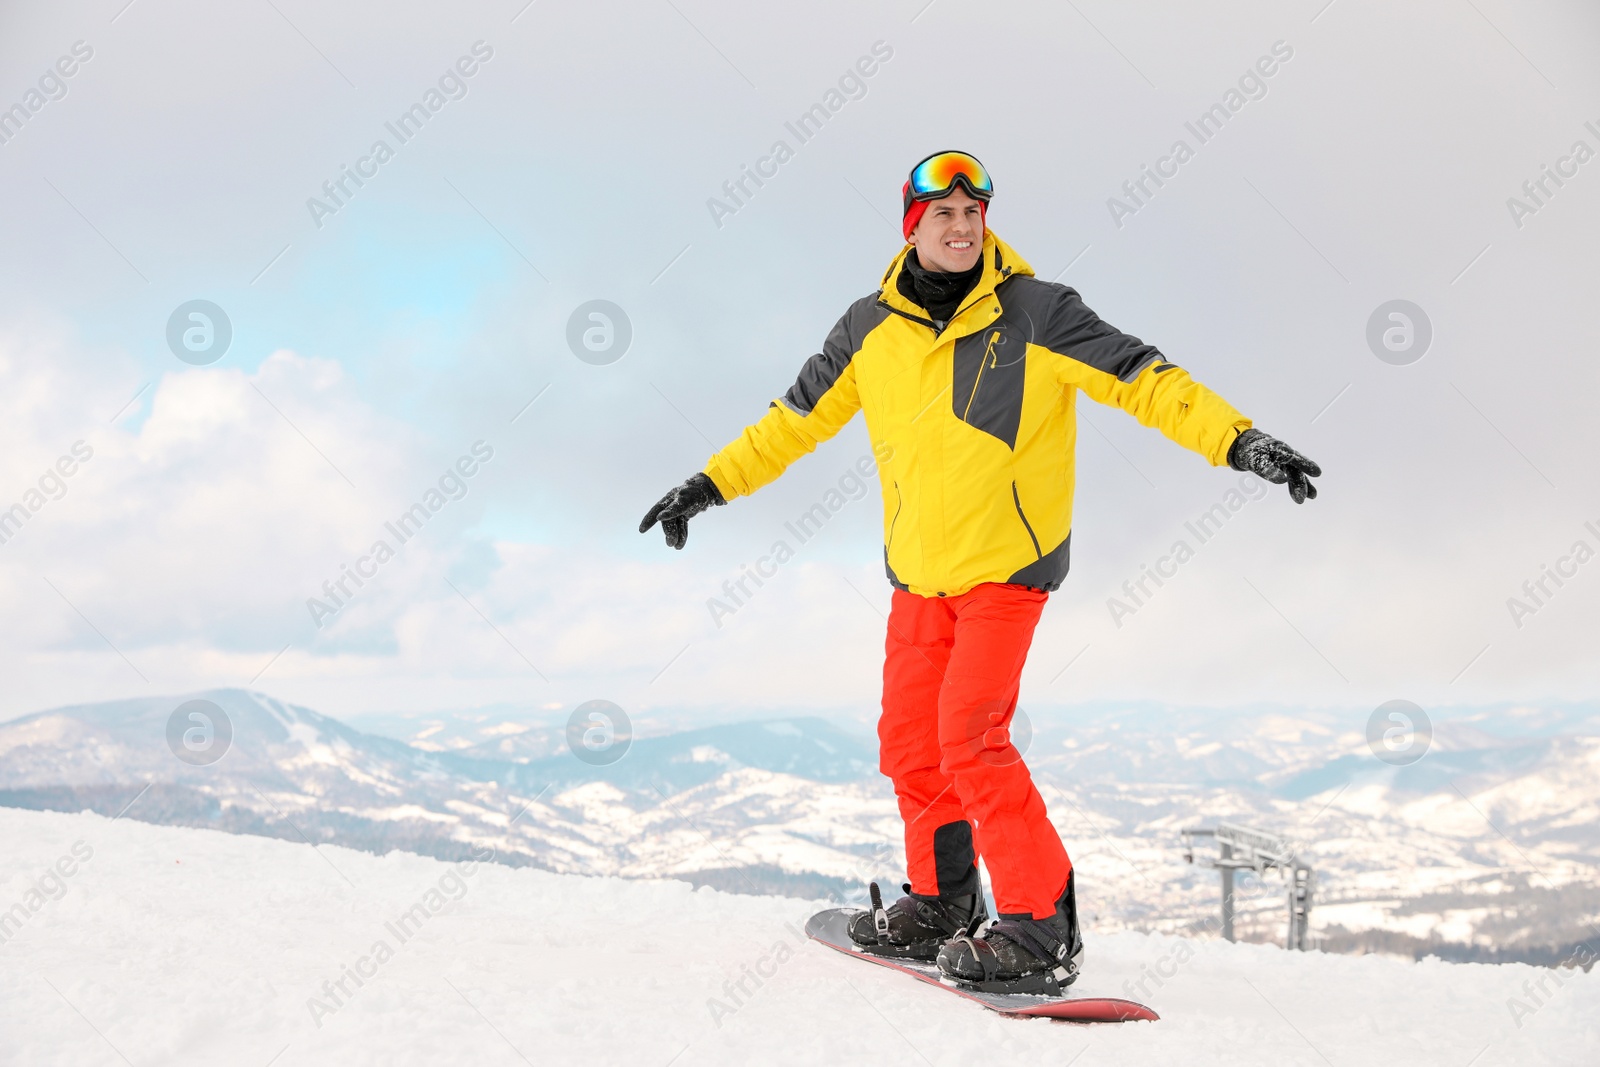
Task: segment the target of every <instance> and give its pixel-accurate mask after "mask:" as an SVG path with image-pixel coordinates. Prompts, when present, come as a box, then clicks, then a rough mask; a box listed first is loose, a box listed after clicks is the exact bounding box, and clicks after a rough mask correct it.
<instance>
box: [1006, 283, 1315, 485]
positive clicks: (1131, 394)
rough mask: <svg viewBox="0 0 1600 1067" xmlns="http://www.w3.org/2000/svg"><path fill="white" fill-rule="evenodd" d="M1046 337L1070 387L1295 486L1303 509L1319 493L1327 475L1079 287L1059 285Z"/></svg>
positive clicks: (1217, 458) (1210, 457)
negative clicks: (1117, 323) (1096, 307)
mask: <svg viewBox="0 0 1600 1067" xmlns="http://www.w3.org/2000/svg"><path fill="white" fill-rule="evenodd" d="M1056 288H1057V289H1058V292H1057V294H1056V297H1055V300H1054V301H1053V303H1052V305H1051V313H1050V315H1049V317H1048V318H1047V320H1046V324H1045V328H1044V331H1043V336H1042V337H1040V338H1038V339H1037V340H1036V342H1035V343H1037V344H1041V345H1043V346H1044V347H1046V348H1048V349H1050V350H1051V351H1052V352H1055V353H1057V354H1059V355H1061V356H1062V357H1063V358H1062V361H1061V364H1060V366H1059V373H1060V380H1061V382H1062V384H1063V385H1072V386H1076V387H1077V388H1079V389H1082V390H1083V391H1084V392H1085V393H1087V394H1089V397H1090V399H1092V400H1095V401H1098V402H1099V403H1102V404H1109V405H1113V406H1115V407H1119V408H1121V409H1122V410H1124V411H1126V412H1127V413H1128V414H1130V415H1132V416H1133V417H1134V418H1136V419H1138V420H1139V421H1140V422H1141V423H1143V424H1144V425H1146V426H1151V427H1154V428H1155V429H1158V430H1160V431H1161V432H1162V433H1163V434H1164V435H1166V437H1167V438H1169V439H1170V440H1172V441H1175V442H1177V443H1178V444H1180V445H1182V446H1183V447H1185V448H1187V449H1189V450H1191V451H1193V452H1198V453H1199V454H1200V455H1202V456H1204V457H1205V458H1206V460H1207V461H1208V462H1210V463H1211V464H1212V465H1214V466H1218V467H1220V466H1222V465H1223V464H1224V463H1226V464H1228V465H1230V466H1232V467H1233V468H1234V469H1235V470H1241V471H1254V472H1255V473H1256V474H1258V475H1260V476H1261V477H1263V478H1265V479H1266V480H1267V481H1269V482H1273V483H1275V484H1279V485H1281V484H1283V483H1285V482H1287V483H1288V485H1289V495H1290V497H1292V498H1293V499H1294V502H1295V503H1297V504H1299V503H1302V502H1304V501H1305V500H1307V499H1310V498H1314V497H1315V496H1316V495H1317V490H1316V486H1314V485H1312V483H1311V482H1310V481H1309V478H1311V477H1316V476H1319V475H1321V473H1322V469H1321V468H1320V467H1318V466H1317V465H1316V464H1315V463H1313V462H1312V461H1311V460H1310V459H1308V458H1306V457H1305V456H1303V455H1301V454H1300V453H1298V452H1296V451H1295V450H1294V449H1292V448H1290V447H1289V446H1288V445H1286V444H1284V443H1283V442H1282V441H1278V440H1276V439H1275V438H1272V437H1269V436H1267V435H1266V434H1265V433H1262V432H1261V431H1260V430H1257V429H1254V428H1252V424H1251V421H1250V420H1249V419H1248V418H1246V417H1245V416H1244V415H1241V414H1240V413H1239V412H1238V411H1237V410H1236V409H1235V408H1234V407H1233V405H1231V404H1229V403H1228V402H1227V401H1226V400H1224V399H1223V398H1222V397H1220V396H1218V395H1217V394H1216V393H1213V392H1212V391H1211V390H1210V389H1207V388H1206V387H1205V386H1204V385H1201V384H1200V383H1199V382H1197V381H1195V380H1194V379H1193V378H1191V377H1189V372H1188V371H1186V370H1184V369H1183V368H1182V367H1179V366H1178V365H1177V364H1175V363H1169V362H1167V359H1166V357H1165V356H1163V355H1162V354H1161V352H1160V351H1159V350H1158V349H1157V348H1156V347H1155V346H1154V345H1147V344H1145V343H1144V342H1143V341H1141V340H1139V338H1137V337H1134V336H1132V335H1131V334H1125V333H1123V332H1122V331H1120V330H1118V329H1117V328H1116V327H1114V326H1112V325H1110V324H1109V323H1107V322H1105V321H1104V320H1102V319H1101V318H1100V317H1099V316H1098V315H1096V314H1095V313H1094V312H1093V311H1091V310H1090V309H1089V307H1088V306H1087V305H1086V304H1084V302H1083V299H1082V298H1081V297H1080V296H1079V295H1078V294H1077V292H1076V291H1075V290H1073V289H1070V288H1068V287H1066V286H1057V287H1056Z"/></svg>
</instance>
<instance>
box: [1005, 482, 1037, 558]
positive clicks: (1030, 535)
mask: <svg viewBox="0 0 1600 1067" xmlns="http://www.w3.org/2000/svg"><path fill="white" fill-rule="evenodd" d="M1011 499H1012V501H1013V502H1014V503H1015V504H1016V505H1017V518H1019V519H1021V520H1022V526H1023V529H1025V530H1027V531H1028V540H1030V541H1032V542H1033V554H1034V555H1035V556H1037V557H1038V558H1039V559H1044V553H1043V552H1041V551H1040V550H1039V539H1038V538H1037V537H1035V536H1034V535H1033V527H1032V526H1031V525H1030V524H1029V523H1028V516H1026V515H1024V514H1023V513H1022V498H1021V497H1020V496H1018V495H1017V483H1016V482H1014V481H1013V482H1012V483H1011Z"/></svg>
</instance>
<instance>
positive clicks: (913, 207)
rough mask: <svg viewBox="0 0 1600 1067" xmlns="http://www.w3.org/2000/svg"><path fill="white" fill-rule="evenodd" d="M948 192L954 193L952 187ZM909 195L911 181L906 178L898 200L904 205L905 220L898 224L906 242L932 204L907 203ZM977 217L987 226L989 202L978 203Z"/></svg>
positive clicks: (928, 201)
mask: <svg viewBox="0 0 1600 1067" xmlns="http://www.w3.org/2000/svg"><path fill="white" fill-rule="evenodd" d="M950 191H951V192H954V191H955V189H954V188H953V187H952V189H951V190H950ZM910 193H911V179H909V178H908V179H906V183H905V185H903V186H901V187H900V200H901V202H902V203H906V214H905V218H904V219H902V220H901V222H900V228H901V230H902V231H904V234H905V239H906V240H908V241H909V240H911V231H912V230H914V229H916V228H917V223H919V222H921V221H922V215H923V213H924V212H926V211H927V210H928V205H929V204H931V203H933V201H932V200H911V201H909V202H907V201H906V198H907V197H908V196H909V195H910ZM948 195H950V194H949V193H946V194H945V196H948ZM939 199H941V200H943V199H944V197H940V198H939ZM978 217H979V218H981V219H983V224H984V226H985V227H987V226H988V225H989V202H988V201H987V200H979V201H978Z"/></svg>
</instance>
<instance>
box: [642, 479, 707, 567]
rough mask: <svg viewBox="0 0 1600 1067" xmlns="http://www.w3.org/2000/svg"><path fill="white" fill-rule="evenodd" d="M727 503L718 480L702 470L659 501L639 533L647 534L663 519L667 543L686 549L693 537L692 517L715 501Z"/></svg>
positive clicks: (647, 516)
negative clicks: (686, 543)
mask: <svg viewBox="0 0 1600 1067" xmlns="http://www.w3.org/2000/svg"><path fill="white" fill-rule="evenodd" d="M726 503H727V501H726V500H724V499H722V493H721V492H719V491H718V490H717V483H715V482H713V481H712V480H711V479H710V478H709V477H707V476H706V474H705V473H704V472H701V473H699V474H696V475H695V476H694V477H692V478H690V479H689V480H688V481H686V482H684V483H683V484H682V485H680V486H678V487H677V488H676V489H674V490H673V491H672V492H670V493H668V494H667V495H666V496H664V497H662V498H661V499H660V500H658V501H656V506H655V507H653V508H651V509H650V510H649V511H647V512H645V516H644V521H643V522H641V523H640V524H639V532H640V533H644V532H645V531H646V530H648V529H650V527H652V526H654V525H655V524H656V520H657V519H659V520H661V532H662V533H664V534H666V535H667V544H669V545H671V546H672V547H673V548H682V547H683V545H684V542H685V541H687V540H688V539H689V520H690V519H692V518H694V517H695V516H696V515H698V514H700V513H701V512H702V511H704V510H705V509H706V508H709V507H711V506H712V505H713V504H726Z"/></svg>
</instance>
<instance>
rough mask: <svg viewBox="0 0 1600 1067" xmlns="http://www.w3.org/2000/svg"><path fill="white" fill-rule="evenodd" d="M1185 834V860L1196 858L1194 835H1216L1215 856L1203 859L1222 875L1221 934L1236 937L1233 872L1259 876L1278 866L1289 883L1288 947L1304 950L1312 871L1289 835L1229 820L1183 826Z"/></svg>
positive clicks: (1204, 863)
mask: <svg viewBox="0 0 1600 1067" xmlns="http://www.w3.org/2000/svg"><path fill="white" fill-rule="evenodd" d="M1182 834H1183V859H1184V862H1185V863H1193V862H1194V839H1195V838H1197V837H1213V838H1216V841H1217V857H1216V859H1207V860H1204V861H1202V862H1203V865H1204V866H1206V867H1214V868H1216V870H1217V872H1218V873H1219V874H1221V876H1222V936H1223V939H1224V940H1227V941H1232V940H1233V872H1234V871H1240V870H1245V871H1255V872H1256V875H1257V876H1258V877H1259V876H1260V875H1262V874H1264V873H1265V872H1266V871H1268V870H1269V869H1272V868H1274V867H1275V868H1277V869H1279V870H1281V871H1283V872H1284V875H1285V877H1286V879H1287V881H1288V884H1289V885H1288V888H1289V936H1288V939H1287V941H1288V944H1287V947H1288V948H1290V949H1291V950H1299V951H1301V952H1304V951H1305V948H1306V926H1307V923H1308V922H1309V920H1310V918H1311V885H1312V872H1311V868H1310V866H1308V865H1307V864H1305V863H1303V862H1301V861H1300V859H1299V858H1298V857H1297V856H1296V855H1295V851H1294V846H1293V845H1291V844H1290V843H1289V841H1288V839H1287V838H1283V837H1279V836H1278V835H1277V834H1269V833H1266V832H1265V831H1262V830H1252V829H1251V828H1250V827H1248V826H1239V825H1237V824H1235V823H1227V822H1224V823H1218V824H1217V825H1216V826H1215V827H1214V828H1211V829H1205V828H1201V827H1196V828H1194V829H1192V830H1184V831H1182Z"/></svg>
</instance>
